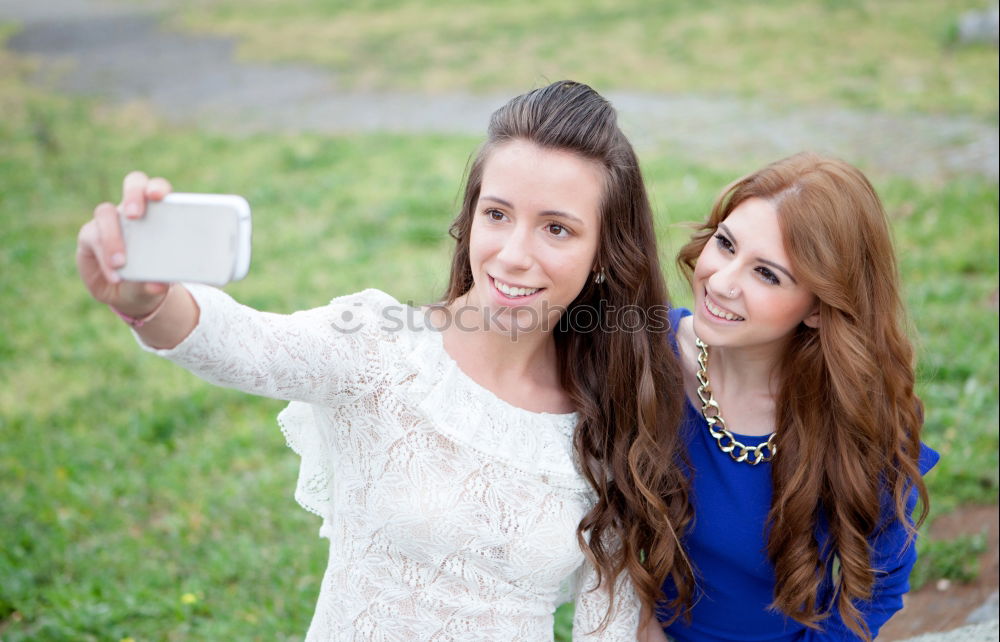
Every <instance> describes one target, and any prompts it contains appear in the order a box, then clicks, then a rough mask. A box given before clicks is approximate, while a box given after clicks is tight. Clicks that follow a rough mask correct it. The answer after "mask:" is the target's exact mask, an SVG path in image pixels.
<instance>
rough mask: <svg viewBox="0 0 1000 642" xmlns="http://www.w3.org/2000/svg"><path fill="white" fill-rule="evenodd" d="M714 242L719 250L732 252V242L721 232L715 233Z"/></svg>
mask: <svg viewBox="0 0 1000 642" xmlns="http://www.w3.org/2000/svg"><path fill="white" fill-rule="evenodd" d="M715 244H716V245H718V246H719V249H720V250H723V251H725V252H729V253H730V254H732V253H733V243H732V241H730V240H729V239H727V238H726V237H725V235H723V234H716V235H715Z"/></svg>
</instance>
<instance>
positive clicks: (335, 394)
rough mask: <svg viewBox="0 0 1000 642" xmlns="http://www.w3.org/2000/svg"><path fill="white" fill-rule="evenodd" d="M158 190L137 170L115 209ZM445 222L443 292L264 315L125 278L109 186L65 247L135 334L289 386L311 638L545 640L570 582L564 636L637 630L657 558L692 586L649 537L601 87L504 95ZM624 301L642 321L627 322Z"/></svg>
mask: <svg viewBox="0 0 1000 642" xmlns="http://www.w3.org/2000/svg"><path fill="white" fill-rule="evenodd" d="M169 191H170V185H169V184H168V183H167V181H165V180H164V179H161V178H154V179H147V178H146V176H145V175H143V174H141V173H132V174H130V175H129V176H128V177H126V179H125V188H124V196H123V201H122V205H121V208H122V211H124V212H125V213H126V214H127V215H129V216H141V215H142V213H143V211H144V209H145V204H146V203H147V202H148V201H150V200H157V199H161V198H163V197H164V196H165V195H166V194H167V193H168V192H169ZM452 235H453V236H454V238H455V239H456V242H457V246H456V249H455V254H454V259H453V264H452V273H451V278H450V281H449V286H448V290H447V293H446V295H445V296H444V300H443V302H442V303H440V304H437V305H434V306H429V307H427V308H424V309H421V310H416V311H415V310H413V309H410V308H407V306H404V305H402V304H400V303H399V302H398V301H396V300H395V299H393V298H392V297H391V296H390V295H388V294H385V293H383V292H379V291H376V290H366V291H364V292H361V293H358V294H352V295H348V296H343V297H340V298H337V299H334V300H333V301H332V302H330V303H329V304H328V305H326V306H323V307H320V308H316V309H313V310H308V311H303V312H297V313H295V314H292V315H277V314H268V313H262V312H258V311H256V310H253V309H251V308H248V307H246V306H242V305H240V304H238V303H236V302H235V301H234V300H232V299H231V298H230V297H228V296H227V295H225V294H223V293H222V292H221V291H219V290H217V289H214V288H209V287H205V286H198V285H182V284H173V285H170V286H168V285H166V284H157V283H134V282H124V281H122V280H121V279H120V278H119V277H118V275H117V274H116V272H115V269H116V268H118V267H121V266H122V265H123V264H124V263H125V262H126V261H127V260H128V257H127V256H126V255H125V248H124V246H123V244H122V240H121V231H120V228H119V224H118V208H117V207H115V206H114V205H111V204H102V205H100V206H98V207H97V208H96V210H95V212H94V218H93V220H92V221H90V222H88V223H87V224H86V225H84V226H83V228H82V230H81V232H80V237H79V247H78V254H77V263H78V268H79V271H80V275H81V277H82V279H83V281H84V283H85V284H86V285H87V287H88V289H89V291H90V292H91V294H92V295H93V297H94V298H96V299H97V300H99V301H102V302H104V303H107V304H109V305H110V306H111V307H112V308H114V309H115V310H116V311H117V312H118V313H119V314H120V315H122V316H123V317H125V319H126V321H128V322H129V324H130V325H131V326H132V327H133V329H134V331H135V333H136V335H137V338H138V340H139V342H140V343H141V345H142V346H143V347H144V348H145V349H147V350H150V351H153V352H157V353H159V354H161V355H162V356H164V357H166V358H168V359H171V360H172V361H174V362H176V363H178V364H180V365H182V366H184V367H185V368H188V369H190V370H191V371H193V372H195V373H196V374H198V375H199V376H201V377H203V378H205V379H207V380H208V381H210V382H213V383H216V384H219V385H223V386H229V387H234V388H238V389H241V390H244V391H247V392H250V393H253V394H260V395H266V396H271V397H277V398H282V399H287V400H290V401H291V403H290V404H289V406H288V407H287V408H286V409H285V410H284V411H283V412H282V413H281V415H280V416H279V422H280V424H281V427H282V430H283V431H284V433H285V435H286V437H287V439H288V442H289V445H290V446H291V447H292V448H293V449H294V450H295V451H296V452H297V453H298V454H299V455H300V456H301V457H302V465H301V471H300V477H299V483H298V487H297V490H296V499H297V500H298V501H299V502H300V503H301V504H302V505H303V506H304V507H305V508H306V509H308V510H310V511H312V512H314V513H316V514H317V515H319V516H320V517H322V519H323V524H322V528H321V530H320V533H321V535H323V536H324V537H327V538H329V539H330V558H329V564H328V567H327V570H326V573H325V575H324V577H323V582H322V587H321V590H320V596H319V601H318V604H317V607H316V612H315V615H314V617H313V620H312V624H311V626H310V629H309V633H308V639H310V640H327V639H365V640H407V641H409V640H430V639H442V640H532V641H534V640H544V639H551V637H552V625H553V622H552V616H553V612H554V610H555V608H556V606H557V605H558V604H559V603H560V601H561V600H562V598H563V597H564V594H565V590H566V589H568V590H569V591H573V592H575V593H576V595H577V609H576V620H575V626H574V635H575V637H576V638H578V639H587V638H590V637H593V638H598V639H608V640H626V639H629V640H630V639H634V637H635V634H636V629H637V626H638V623H639V617H638V602H639V601H642V602H644V603H646V604H647V605H650V606H651V605H652V604H653V601H654V600H655V599H656V597H657V596H658V595H659V584H660V582H661V581H662V579H663V578H664V577H667V576H670V577H672V578H673V579H674V581H675V582H676V584H677V586H679V587H689V586H690V585H691V579H692V578H691V576H690V571H689V570H687V567H686V566H685V565H684V564H679V563H678V560H680V559H681V553H680V550H679V544H678V540H677V538H676V537H664V536H662V534H663V533H667V532H671V531H672V528H671V527H672V525H673V524H677V525H679V526H680V527H683V525H684V524H685V522H686V520H687V519H689V513H690V507H689V506H688V503H687V498H686V493H685V488H686V481H685V478H684V476H683V475H682V474H681V471H680V469H678V468H677V467H676V466H674V465H673V462H674V461H675V460H676V459H677V453H676V451H677V449H678V448H679V445H678V440H677V438H676V435H675V432H676V426H677V423H678V422H679V420H680V414H681V410H682V407H683V406H682V404H683V400H682V397H681V390H682V388H681V385H682V383H681V375H680V370H679V368H678V366H677V364H676V359H675V357H674V356H673V355H672V354H671V353H670V352H669V351H664V350H662V349H661V346H662V345H663V344H664V342H666V341H667V323H666V318H665V317H666V315H665V314H664V312H665V310H664V308H663V304H664V302H665V301H666V300H667V293H666V289H665V286H664V282H663V279H662V276H661V272H660V265H659V262H658V259H657V252H656V246H655V237H654V232H653V221H652V213H651V211H650V207H649V202H648V198H647V195H646V191H645V187H644V185H643V180H642V176H641V174H640V172H639V168H638V162H637V160H636V157H635V154H634V153H633V151H632V148H631V146H630V145H629V143H628V141H627V139H626V138H625V137H624V135H623V134H622V132H621V131H620V130H619V128H618V126H617V124H616V116H615V112H614V110H613V109H612V107H611V106H610V105H609V104H608V102H607V101H605V100H604V99H603V98H602V97H601V96H600V95H598V94H597V93H596V92H594V91H593V90H592V89H590V88H589V87H587V86H585V85H581V84H578V83H573V82H558V83H554V84H552V85H550V86H548V87H545V88H542V89H538V90H535V91H532V92H529V93H527V94H525V95H523V96H519V97H517V98H514V99H513V100H511V101H510V102H509V103H507V104H506V105H504V106H503V107H501V108H500V109H499V110H497V112H496V113H494V114H493V116H492V119H491V121H490V126H489V135H488V139H487V141H486V143H485V145H484V146H483V147H482V149H481V150H480V152H479V154H478V155H477V157H476V159H475V161H474V163H473V165H472V167H471V170H470V174H469V177H468V184H467V186H466V190H465V197H464V200H463V204H462V209H461V212H460V213H459V214H458V217H457V219H456V220H455V222H454V224H453V226H452ZM625 308H628V309H629V311H630V312H632V313H635V312H638V313H639V314H640V315H643V316H644V317H645V319H644V320H643V321H644V322H642V323H640V324H639V325H638V326H637V327H630V331H629V332H619V331H617V328H616V325H615V319H614V315H615V313H616V311H620V310H623V309H625ZM414 312H416V313H417V314H412V313H414ZM580 313H584V314H580ZM403 317H407V318H415V319H416V321H415V322H414V324H409V323H400V322H399V320H400V319H401V318H403ZM583 317H586V318H587V320H589V321H593V320H595V319H596V320H597V321H598V322H597V323H596V324H594V323H590V322H587V323H584V319H583ZM581 323H583V324H584V326H585V327H583V326H581V325H580V324H581ZM624 480H628V481H627V483H625V482H624ZM595 489H596V492H595ZM654 534H660V536H659V537H658V538H654ZM581 544H582V550H581ZM641 551H642V552H644V553H641ZM630 578H631V580H632V581H629V579H630ZM633 585H634V586H635V587H637V588H638V594H639V596H640V600H636V599H635V598H634V597H633V592H632V587H633ZM614 587H617V588H616V589H615V590H614V591H612V590H611V589H612V588H614ZM590 589H593V590H590ZM685 590H687V589H686V588H684V589H683V590H682V591H681V593H680V597H679V602H678V603H680V602H682V601H684V600H685V599H687V595H686V593H685V592H684V591H685Z"/></svg>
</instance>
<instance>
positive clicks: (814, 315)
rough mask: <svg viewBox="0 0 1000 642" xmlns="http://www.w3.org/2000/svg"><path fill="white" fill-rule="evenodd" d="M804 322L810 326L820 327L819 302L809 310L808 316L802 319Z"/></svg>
mask: <svg viewBox="0 0 1000 642" xmlns="http://www.w3.org/2000/svg"><path fill="white" fill-rule="evenodd" d="M802 323H804V324H806V325H807V326H808V327H810V328H818V327H819V303H817V304H816V305H814V306H813V309H812V310H811V311H810V312H809V314H808V315H807V316H806V318H804V319H802Z"/></svg>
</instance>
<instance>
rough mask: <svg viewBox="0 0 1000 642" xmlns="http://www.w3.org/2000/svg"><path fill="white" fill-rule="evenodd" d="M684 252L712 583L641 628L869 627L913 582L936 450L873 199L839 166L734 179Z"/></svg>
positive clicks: (812, 632) (699, 505)
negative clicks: (925, 435)
mask: <svg viewBox="0 0 1000 642" xmlns="http://www.w3.org/2000/svg"><path fill="white" fill-rule="evenodd" d="M678 264H679V265H680V266H681V268H682V269H683V271H684V272H685V274H686V275H687V276H688V279H689V281H690V283H691V286H692V288H693V291H694V309H693V310H692V311H691V312H688V311H687V310H674V311H672V313H671V321H672V323H673V325H674V327H675V334H674V337H673V338H674V341H675V343H674V345H675V350H676V351H677V353H678V354H679V356H680V360H681V367H682V370H683V372H684V377H685V383H686V389H687V397H688V402H689V403H688V405H687V408H686V417H685V421H684V428H683V429H682V430H683V432H684V438H685V440H686V441H687V448H688V452H689V456H690V466H691V468H690V475H691V478H692V489H691V501H692V504H693V505H694V514H695V518H694V521H693V522H692V525H691V526H690V528H689V529H688V530H687V532H685V533H684V534H683V535H682V539H683V541H684V544H685V548H686V550H687V552H688V555H689V556H690V559H691V561H692V563H693V565H694V567H695V575H696V577H697V580H696V582H695V586H696V588H695V589H694V590H693V591H691V592H690V593H688V594H690V595H691V596H692V597H693V600H692V601H691V602H690V604H691V606H690V611H689V612H687V613H685V609H684V608H678V607H677V606H676V605H663V606H661V608H660V609H659V612H658V615H659V619H660V623H659V626H657V624H655V623H652V624H651V625H650V626H649V627H648V629H647V631H646V639H648V640H656V639H663V634H662V632H661V631H663V630H665V631H666V634H668V635H669V636H670V637H671V638H672V639H674V640H677V641H682V640H683V641H694V640H762V641H763V640H768V641H777V640H782V641H784V640H845V639H851V640H853V639H863V640H870V639H872V638H873V637H874V636H875V635H876V634H877V633H878V630H879V628H880V627H881V626H882V625H883V624H884V623H885V622H886V621H887V620H888V619H889V617H890V616H892V614H893V613H894V612H896V611H897V610H899V609H900V608H901V607H902V597H903V595H904V594H905V593H906V592H907V590H908V589H909V585H908V577H909V573H910V570H911V568H912V567H913V564H914V562H915V560H916V552H915V550H914V538H915V526H914V523H913V521H912V520H911V515H912V513H913V510H914V507H915V504H916V500H917V498H918V497H919V499H920V503H921V506H922V512H921V517H920V520H918V523H919V521H921V520H922V519H923V516H924V515H926V509H927V491H926V488H925V487H924V483H923V480H922V475H923V474H924V473H926V472H927V471H928V470H929V469H930V468H931V467H932V466H933V465H934V463H935V462H936V461H937V454H936V453H935V452H933V451H932V450H930V449H928V448H927V447H926V446H923V445H922V444H921V442H920V429H921V424H922V405H921V403H920V400H919V399H918V398H917V397H916V395H915V394H914V370H913V349H912V347H911V345H910V342H909V340H908V338H907V334H906V331H907V328H906V323H905V318H904V313H903V307H902V304H901V300H900V293H899V278H898V274H897V268H896V260H895V255H894V252H893V247H892V242H891V236H890V230H889V224H888V221H887V219H886V215H885V212H884V211H883V208H882V205H881V203H880V201H879V198H878V196H877V195H876V193H875V191H874V189H873V188H872V186H871V184H870V183H869V182H868V180H867V179H866V178H865V177H864V175H863V174H862V173H861V172H860V171H858V170H857V169H856V168H854V167H852V166H850V165H848V164H846V163H844V162H841V161H838V160H834V159H830V158H824V157H821V156H817V155H814V154H808V153H804V154H799V155H796V156H792V157H790V158H786V159H784V160H781V161H778V162H776V163H774V164H772V165H769V166H767V167H765V168H763V169H761V170H760V171H758V172H755V173H753V174H750V175H749V176H746V177H744V178H741V179H739V180H737V181H736V182H734V183H733V184H731V185H730V186H729V187H727V188H726V189H725V191H724V192H723V194H722V195H721V196H720V198H719V199H718V201H717V202H716V204H715V207H714V208H713V210H712V213H711V215H710V216H709V218H708V220H707V221H706V222H705V223H704V224H703V225H701V226H700V228H698V230H697V231H696V232H695V234H694V236H693V237H692V239H691V241H690V242H689V243H688V244H687V245H685V246H684V247H683V248H682V249H681V251H680V253H679V256H678ZM665 537H667V538H668V539H670V538H672V537H673V535H672V534H668V535H666V536H665ZM687 591H688V589H685V592H687ZM664 592H665V594H666V595H667V596H668V598H670V597H674V596H676V595H677V594H678V585H677V584H676V582H673V581H667V583H666V584H665V585H664ZM685 616H686V617H685Z"/></svg>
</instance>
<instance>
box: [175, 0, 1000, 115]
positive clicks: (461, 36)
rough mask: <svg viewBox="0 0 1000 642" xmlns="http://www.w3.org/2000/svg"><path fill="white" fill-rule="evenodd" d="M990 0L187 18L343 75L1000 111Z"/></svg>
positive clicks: (376, 8)
mask: <svg viewBox="0 0 1000 642" xmlns="http://www.w3.org/2000/svg"><path fill="white" fill-rule="evenodd" d="M984 4H986V3H984V2H982V0H914V1H912V2H902V1H900V0H890V1H884V0H842V1H838V0H814V1H812V2H801V1H800V0H775V1H772V2H768V3H746V2H741V1H739V0H708V1H704V0H698V1H695V0H678V1H671V2H649V1H647V0H574V1H572V2H570V1H568V0H549V1H544V2H539V1H538V0H513V1H512V2H503V3H468V2H459V1H458V0H444V1H441V0H379V1H377V2H365V3H343V2H316V1H315V0H288V1H285V2H280V3H276V2H273V0H238V1H237V0H187V2H186V3H184V5H182V6H183V8H182V9H181V10H180V11H179V12H178V13H173V14H170V16H169V21H170V23H171V24H172V25H173V26H174V27H175V28H177V29H182V30H188V31H197V32H209V33H215V34H220V35H227V36H233V37H235V38H236V39H237V42H238V51H239V54H240V55H241V56H242V57H244V58H246V59H254V60H267V61H274V60H279V61H301V62H309V63H313V64H317V65H321V66H323V67H326V68H328V69H330V70H332V71H334V72H335V73H336V78H337V81H338V83H339V84H340V85H341V86H344V87H353V88H368V89H372V88H375V89H385V88H405V89H425V90H468V89H473V90H478V91H497V90H499V91H504V90H508V89H509V90H521V89H523V88H525V87H531V86H538V85H541V84H544V83H545V81H546V80H557V79H560V78H574V79H575V78H586V79H587V80H588V82H590V83H591V84H593V85H594V86H596V87H600V88H602V89H605V90H607V89H612V88H622V89H640V90H649V91H659V92H699V93H707V94H729V95H737V96H743V97H748V96H750V97H755V98H763V99H766V100H768V101H771V102H772V103H774V104H775V105H781V106H787V105H788V104H789V103H791V104H808V105H822V106H826V105H830V104H834V105H845V106H850V107H858V108H864V109H882V110H890V111H897V112H898V111H920V112H934V113H953V114H954V113H959V114H972V115H975V116H978V117H981V118H986V119H990V120H993V121H995V120H996V118H997V108H998V100H997V90H998V81H997V71H998V63H997V53H996V48H995V47H990V46H985V45H983V46H958V45H957V44H956V42H955V38H954V33H955V24H956V21H957V19H958V16H959V15H960V14H961V13H962V12H963V11H966V10H968V9H978V8H981V7H982V6H983V5H984Z"/></svg>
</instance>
